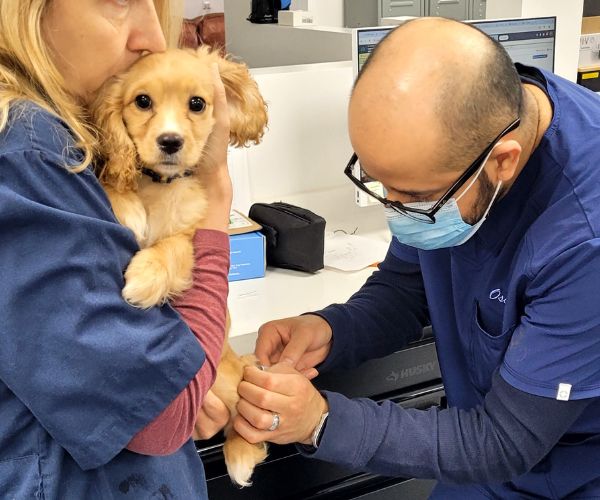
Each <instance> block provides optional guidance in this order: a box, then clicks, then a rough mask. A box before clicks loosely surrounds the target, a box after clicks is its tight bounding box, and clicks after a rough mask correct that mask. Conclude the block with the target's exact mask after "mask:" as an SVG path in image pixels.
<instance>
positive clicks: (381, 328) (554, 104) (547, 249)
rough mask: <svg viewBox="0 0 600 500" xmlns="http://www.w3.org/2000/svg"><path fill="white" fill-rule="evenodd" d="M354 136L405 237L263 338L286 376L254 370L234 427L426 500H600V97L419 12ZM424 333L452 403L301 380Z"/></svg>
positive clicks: (393, 43) (397, 37)
mask: <svg viewBox="0 0 600 500" xmlns="http://www.w3.org/2000/svg"><path fill="white" fill-rule="evenodd" d="M349 132H350V138H351V141H352V145H353V147H354V150H355V152H356V155H357V157H358V158H359V159H360V162H361V164H362V166H363V168H364V169H365V171H366V172H367V173H368V174H369V175H370V176H371V177H374V178H375V179H378V180H380V181H381V182H382V183H383V185H384V186H385V188H386V190H387V199H385V200H382V201H383V202H384V204H385V205H386V208H385V210H386V216H387V218H388V222H389V226H390V229H391V231H392V233H393V236H394V238H393V243H392V244H391V246H390V250H389V252H388V255H387V257H386V259H385V261H384V262H383V263H382V264H381V266H380V270H379V271H378V272H376V273H374V275H373V276H372V277H371V278H370V279H369V280H368V281H367V283H366V284H365V285H364V286H363V288H362V289H361V290H360V291H359V292H358V293H356V294H355V295H354V296H353V297H352V298H351V299H350V300H349V301H348V302H347V303H346V304H342V305H339V304H337V305H332V306H329V307H327V308H326V309H324V310H322V311H319V312H316V313H312V314H308V315H304V316H301V317H298V318H288V319H284V320H279V321H274V322H271V323H267V324H266V325H263V327H262V328H261V330H260V332H259V338H258V342H257V347H256V353H257V355H258V357H259V359H260V361H261V363H263V364H264V365H274V366H272V368H271V369H270V370H269V371H259V370H258V369H256V368H248V369H247V370H246V373H245V380H244V381H243V382H242V383H241V384H240V387H239V392H240V394H241V396H242V398H243V399H242V400H241V401H240V403H239V406H238V409H239V416H238V417H236V421H235V428H236V429H237V430H238V432H240V434H241V435H242V436H244V437H245V438H246V439H248V440H250V441H260V440H265V439H266V440H270V441H273V442H276V443H285V442H298V443H303V444H306V445H309V446H308V447H305V448H303V449H302V450H303V453H305V454H306V455H307V456H312V457H315V458H319V459H322V460H328V461H332V462H336V463H339V464H342V465H345V466H348V467H351V468H354V469H360V470H368V471H371V472H375V473H381V474H384V475H397V476H410V477H417V478H435V479H437V480H438V481H439V482H438V485H437V487H436V488H435V490H434V492H433V494H432V497H433V498H444V499H448V498H503V499H504V498H524V497H526V498H532V497H535V498H539V497H543V498H565V497H573V498H575V497H578V498H582V497H585V498H592V497H594V498H599V497H600V466H599V465H598V463H600V397H599V396H600V307H599V306H600V299H599V297H600V239H599V237H598V235H599V234H600V168H599V166H598V164H599V162H598V157H599V156H600V99H598V97H597V96H595V95H594V94H592V93H591V92H589V91H587V90H585V89H583V88H582V87H578V86H576V85H574V84H572V83H570V82H567V81H565V80H563V79H561V78H559V77H557V76H555V75H553V74H550V73H546V72H542V71H538V70H536V69H534V68H529V67H525V66H518V74H517V71H515V67H514V66H513V64H512V63H511V61H510V58H509V57H508V55H507V54H506V52H505V51H504V49H503V48H502V47H501V46H500V45H499V44H498V43H496V42H494V41H492V40H491V39H490V38H488V37H487V36H485V35H483V34H482V33H480V32H479V31H477V30H476V29H474V28H473V27H470V26H468V25H464V24H461V23H458V22H455V21H450V20H443V19H433V18H425V19H419V20H415V21H412V22H410V23H407V24H405V25H403V26H402V27H400V28H398V29H396V30H394V31H393V32H392V33H391V34H390V35H389V36H388V37H387V38H386V39H385V40H384V41H382V43H381V44H380V45H379V46H378V47H377V49H376V50H375V52H374V53H373V55H372V56H371V58H370V59H369V61H368V64H367V65H366V66H365V68H364V69H363V71H362V73H361V75H360V76H359V78H358V81H357V83H356V85H355V88H354V91H353V94H352V98H351V101H350V107H349ZM354 161H356V158H355V157H353V159H352V162H354ZM347 172H349V169H347ZM354 182H355V183H358V184H359V185H360V181H357V180H356V179H354ZM428 323H431V324H432V325H433V329H434V332H435V336H436V345H437V349H438V354H439V361H440V367H441V371H442V376H443V380H444V385H445V389H446V394H447V397H448V403H449V408H448V409H443V410H440V409H437V408H436V409H431V410H427V411H425V410H414V409H409V410H405V409H402V408H400V407H398V406H395V405H393V404H391V403H390V402H386V403H383V404H381V405H377V404H375V403H374V402H371V401H369V400H364V399H355V400H350V399H347V398H345V397H343V396H341V395H339V394H335V393H328V392H325V393H324V394H323V395H321V394H319V393H318V391H316V389H314V387H313V386H312V384H310V382H309V381H308V378H310V377H313V376H314V375H315V374H316V370H315V368H314V367H315V366H316V367H317V368H318V369H319V370H321V371H324V370H327V369H330V368H333V367H341V366H355V365H357V364H359V363H360V362H362V361H363V360H365V359H367V358H373V357H378V356H383V355H385V354H388V353H391V352H393V351H394V350H396V349H398V348H401V347H402V346H404V345H406V344H407V343H408V342H409V341H410V340H412V339H415V338H418V336H419V335H420V332H421V329H422V327H423V326H424V325H426V324H428ZM320 363H323V364H320ZM303 374H304V375H307V376H308V378H307V377H305V376H304V375H303ZM327 412H328V414H327ZM324 415H327V416H326V417H325V416H324ZM268 429H271V430H268ZM272 429H275V430H272Z"/></svg>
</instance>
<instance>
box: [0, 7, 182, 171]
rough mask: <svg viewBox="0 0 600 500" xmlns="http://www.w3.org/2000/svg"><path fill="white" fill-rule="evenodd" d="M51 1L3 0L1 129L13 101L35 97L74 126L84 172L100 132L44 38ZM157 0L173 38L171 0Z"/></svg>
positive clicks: (78, 168) (0, 10)
mask: <svg viewBox="0 0 600 500" xmlns="http://www.w3.org/2000/svg"><path fill="white" fill-rule="evenodd" d="M51 2H52V0H0V132H2V130H4V128H5V127H6V125H7V122H8V113H9V109H10V106H11V105H13V104H14V103H15V102H17V101H20V100H29V101H32V102H34V103H36V104H38V105H39V106H41V107H42V108H44V109H45V110H47V111H48V112H50V113H52V114H54V115H56V116H57V117H59V118H60V119H61V120H62V121H64V122H65V123H66V124H67V125H68V126H69V127H70V129H71V132H72V133H73V135H74V136H75V139H76V147H78V148H80V149H81V150H82V151H83V160H82V162H81V163H80V164H79V165H77V166H75V167H74V168H73V171H75V172H81V171H82V170H85V168H86V167H88V166H89V165H90V164H91V163H92V161H93V159H94V158H95V157H96V155H97V154H98V153H99V151H98V147H99V146H98V138H97V133H96V131H95V129H94V128H93V127H92V126H91V124H90V123H89V120H88V117H87V111H86V110H85V109H84V107H83V106H82V105H81V104H80V103H79V102H78V100H77V99H75V98H74V97H73V96H72V95H70V94H69V93H68V92H67V90H66V88H65V84H64V79H63V78H62V76H61V74H60V73H59V71H58V69H57V68H56V66H55V64H54V63H53V61H52V58H51V56H50V52H49V50H48V48H47V46H46V43H45V42H44V40H43V37H42V18H43V16H44V14H45V11H46V10H47V8H48V6H49V5H50V3H51ZM154 4H155V6H156V11H157V13H158V17H159V20H160V23H161V26H162V28H163V30H164V32H165V37H166V38H167V40H169V39H170V38H169V33H170V25H171V19H170V18H171V16H170V8H169V5H170V0H154Z"/></svg>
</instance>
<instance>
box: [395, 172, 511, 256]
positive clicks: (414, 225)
mask: <svg viewBox="0 0 600 500" xmlns="http://www.w3.org/2000/svg"><path fill="white" fill-rule="evenodd" d="M483 165H485V162H484V163H483ZM483 165H482V167H481V169H480V170H479V172H478V173H477V175H476V176H475V178H474V179H473V180H472V181H471V183H470V184H469V185H468V186H467V189H465V190H464V191H463V193H462V194H461V195H460V196H459V197H458V198H450V199H449V200H448V201H447V202H446V204H444V206H442V208H440V210H439V211H438V212H437V213H436V214H435V223H434V224H426V223H424V222H420V221H418V220H414V219H411V218H410V217H406V216H405V215H402V214H401V213H398V212H396V211H395V210H394V209H393V208H385V216H386V218H387V222H388V226H389V228H390V231H391V232H392V235H393V236H394V237H395V238H396V239H397V240H398V241H399V242H400V243H404V244H405V245H408V246H411V247H415V248H420V249H421V250H436V249H438V248H447V247H455V246H458V245H462V244H463V243H465V242H466V241H467V240H468V239H469V238H471V236H473V235H474V234H475V233H476V232H477V230H478V229H479V228H480V227H481V225H482V224H483V222H484V221H485V219H486V217H487V214H488V212H489V211H490V208H491V207H492V204H493V203H494V200H495V199H496V196H497V195H498V191H500V187H501V186H502V181H500V182H498V186H497V187H496V191H495V192H494V196H492V200H491V201H490V204H489V205H488V207H487V209H486V210H485V213H484V214H483V217H481V219H480V220H479V221H478V222H477V223H476V224H475V225H473V226H472V225H470V224H467V223H466V222H465V221H464V220H463V218H462V216H461V215H460V210H459V209H458V205H457V201H458V200H460V198H462V197H463V196H464V194H465V193H466V192H467V191H468V190H469V189H470V188H471V186H472V185H473V184H474V183H475V181H476V180H477V178H478V177H479V175H480V174H481V171H482V170H483ZM434 204H435V201H431V202H430V201H426V202H418V203H407V204H406V206H407V207H411V208H420V209H424V210H427V209H429V208H431V207H432V206H433V205H434Z"/></svg>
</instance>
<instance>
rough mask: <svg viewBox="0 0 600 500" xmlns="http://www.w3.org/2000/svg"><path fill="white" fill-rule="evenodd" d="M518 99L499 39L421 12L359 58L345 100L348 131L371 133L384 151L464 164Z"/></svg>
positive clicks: (356, 136)
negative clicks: (356, 73) (360, 66)
mask: <svg viewBox="0 0 600 500" xmlns="http://www.w3.org/2000/svg"><path fill="white" fill-rule="evenodd" d="M522 99H523V98H522V88H521V84H520V81H519V76H518V74H517V72H516V69H515V67H514V65H513V63H512V61H511V59H510V57H509V56H508V54H507V53H506V51H505V50H504V48H503V47H502V46H501V45H500V44H499V43H498V42H496V41H495V40H492V39H491V38H489V37H488V36H487V35H485V34H484V33H482V32H480V31H479V30H478V29H476V28H474V27H472V26H470V25H466V24H463V23H460V22H457V21H453V20H448V19H441V18H420V19H416V20H414V21H410V22H408V23H405V24H404V25H402V26H400V27H398V28H396V29H395V30H393V31H392V32H390V34H389V35H388V36H386V37H385V38H384V39H383V40H382V41H381V42H380V43H379V44H378V46H377V47H376V49H375V50H374V52H373V53H372V54H371V56H370V57H369V59H368V60H367V63H366V64H365V66H363V69H362V71H361V73H360V74H359V77H358V78H357V81H356V83H355V86H354V90H353V95H352V100H351V104H350V129H351V130H350V133H351V139H352V140H353V143H354V142H355V141H356V140H358V141H360V140H361V138H364V137H365V135H366V134H373V133H375V134H376V135H378V136H379V137H380V138H381V139H382V142H383V143H384V145H383V148H384V149H388V150H389V154H390V155H391V154H394V149H395V148H397V149H402V150H403V151H404V153H403V152H402V151H397V152H396V153H400V154H409V155H412V156H413V157H415V156H416V157H417V158H418V160H417V161H419V162H420V163H422V164H423V165H425V168H431V169H435V168H436V166H437V167H440V166H445V167H450V168H457V169H461V170H462V169H464V168H466V167H467V166H468V165H469V163H470V162H472V161H473V160H474V159H475V158H476V157H477V156H478V154H479V153H481V151H482V150H483V149H484V148H485V146H486V145H487V144H488V143H489V142H490V141H491V140H492V139H493V138H494V137H495V136H496V135H497V134H498V133H499V132H500V131H502V130H503V129H504V128H505V127H506V126H507V125H508V124H509V123H510V122H512V121H513V120H514V119H515V118H516V117H517V116H519V115H520V112H521V107H522ZM381 125H383V127H381ZM378 129H379V130H378ZM411 142H412V143H413V144H414V145H415V147H417V145H418V148H417V149H416V150H415V151H412V150H411V144H410V143H411ZM367 149H369V148H368V147H367ZM412 149H414V148H412ZM358 153H359V156H360V155H361V152H360V151H358ZM419 153H420V156H419ZM367 155H370V152H369V151H367Z"/></svg>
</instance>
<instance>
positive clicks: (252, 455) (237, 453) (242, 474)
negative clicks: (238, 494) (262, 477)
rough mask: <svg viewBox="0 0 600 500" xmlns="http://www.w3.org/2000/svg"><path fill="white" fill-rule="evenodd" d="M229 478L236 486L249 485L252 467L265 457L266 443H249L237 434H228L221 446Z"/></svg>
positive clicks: (250, 483)
mask: <svg viewBox="0 0 600 500" xmlns="http://www.w3.org/2000/svg"><path fill="white" fill-rule="evenodd" d="M223 454H224V455H225V464H226V465H227V472H228V473H229V477H230V478H231V480H232V481H233V482H234V483H235V484H236V485H238V486H240V487H244V486H251V485H252V482H251V481H250V478H251V477H252V473H253V472H254V468H255V467H256V466H257V465H258V464H259V463H261V462H262V461H264V460H265V458H267V443H258V444H251V443H248V442H247V441H246V440H245V439H243V438H242V437H241V436H239V435H235V436H230V437H228V438H227V439H226V440H225V444H224V446H223Z"/></svg>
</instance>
